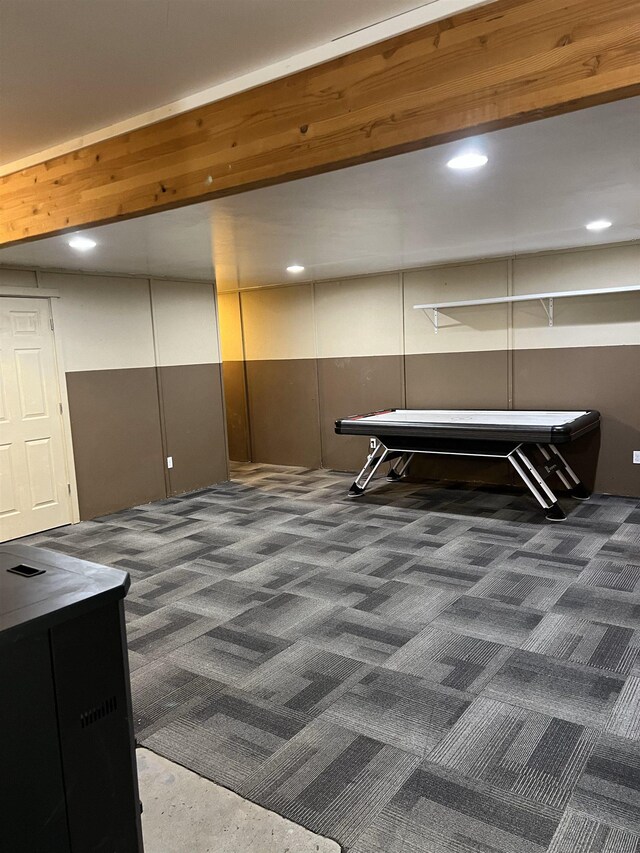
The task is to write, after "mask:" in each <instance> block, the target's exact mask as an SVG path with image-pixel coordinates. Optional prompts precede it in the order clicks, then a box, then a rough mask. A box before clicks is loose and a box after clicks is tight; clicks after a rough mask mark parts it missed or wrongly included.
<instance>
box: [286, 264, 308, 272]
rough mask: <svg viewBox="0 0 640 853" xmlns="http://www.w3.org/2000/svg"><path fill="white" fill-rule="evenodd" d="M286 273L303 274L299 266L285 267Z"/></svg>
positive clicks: (302, 269)
mask: <svg viewBox="0 0 640 853" xmlns="http://www.w3.org/2000/svg"><path fill="white" fill-rule="evenodd" d="M287 272H304V267H303V266H301V265H300V264H291V266H290V267H287Z"/></svg>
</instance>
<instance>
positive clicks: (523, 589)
mask: <svg viewBox="0 0 640 853" xmlns="http://www.w3.org/2000/svg"><path fill="white" fill-rule="evenodd" d="M568 587H569V581H566V580H558V579H553V578H549V577H541V576H539V575H527V574H522V573H521V572H514V571H511V570H509V571H500V570H496V571H495V572H492V573H491V574H490V575H488V576H487V577H484V578H483V579H482V580H481V581H479V582H478V583H477V584H476V585H475V586H473V587H471V589H470V590H469V595H474V596H477V597H478V598H491V599H492V600H493V601H501V602H502V603H503V604H513V605H515V606H516V607H531V608H533V609H534V610H548V609H549V608H550V607H551V606H552V605H554V604H555V603H556V601H557V600H558V599H559V598H560V596H561V595H562V593H563V592H565V591H566V590H567V588H568Z"/></svg>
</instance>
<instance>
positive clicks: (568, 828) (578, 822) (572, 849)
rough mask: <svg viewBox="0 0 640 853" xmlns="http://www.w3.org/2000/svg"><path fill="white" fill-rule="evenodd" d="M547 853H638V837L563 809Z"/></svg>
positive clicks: (639, 843) (632, 833)
mask: <svg viewBox="0 0 640 853" xmlns="http://www.w3.org/2000/svg"><path fill="white" fill-rule="evenodd" d="M548 853H640V835H637V834H636V833H634V832H628V831H627V830H624V829H618V828H617V827H615V826H609V825H608V824H606V823H602V822H601V821H598V820H595V819H594V818H592V817H589V816H588V815H585V814H580V813H579V812H575V811H573V810H572V809H567V811H566V812H565V813H564V815H563V816H562V820H561V821H560V825H559V826H558V829H557V830H556V834H555V835H554V836H553V840H552V842H551V844H550V845H549V850H548Z"/></svg>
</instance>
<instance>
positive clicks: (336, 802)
mask: <svg viewBox="0 0 640 853" xmlns="http://www.w3.org/2000/svg"><path fill="white" fill-rule="evenodd" d="M418 763H419V758H418V757H417V756H415V755H411V754H409V753H406V752H403V751H402V750H399V749H396V748H394V747H392V746H388V745H387V744H384V743H381V742H380V741H377V740H374V739H372V738H369V737H366V736H364V735H362V734H357V733H355V732H352V731H348V730H347V729H343V728H341V727H340V726H337V725H335V724H333V723H329V722H326V721H322V720H316V721H314V722H313V723H311V724H310V725H309V726H307V727H306V728H305V729H303V730H302V731H301V732H300V733H299V734H298V735H296V736H295V737H294V738H293V739H292V740H290V741H289V743H288V744H287V745H286V746H284V747H283V748H282V749H281V750H280V751H279V752H278V753H276V754H275V755H273V756H272V757H271V758H270V760H268V761H267V762H265V763H264V764H263V766H262V767H261V768H260V769H258V770H257V771H255V772H254V773H253V774H252V775H251V776H250V777H248V778H247V779H246V780H245V781H244V783H243V784H242V786H241V788H240V793H241V794H242V795H243V796H245V797H248V798H249V799H250V800H252V801H254V802H256V803H259V804H260V805H261V806H264V808H267V809H271V810H272V811H275V812H277V813H278V814H281V815H283V816H284V817H286V818H288V819H289V820H293V821H295V822H296V823H300V824H302V825H303V826H305V827H307V828H308V829H310V830H312V831H313V832H319V833H321V834H323V835H327V836H329V837H331V838H335V839H336V840H337V841H338V842H339V843H340V844H342V845H344V846H345V847H346V848H350V846H351V845H352V844H353V843H354V842H355V840H356V839H357V838H358V836H359V835H360V834H361V833H362V831H363V830H364V829H365V827H366V826H367V824H369V823H370V822H371V821H372V820H373V819H374V818H375V817H376V815H377V814H378V813H379V812H380V810H381V809H382V808H383V807H384V805H385V804H386V803H387V802H388V800H390V799H391V797H392V796H393V795H394V794H395V793H396V791H397V790H398V789H399V788H400V786H401V785H402V784H403V782H405V781H406V779H407V778H408V777H409V776H410V775H411V773H412V771H413V770H414V769H415V768H416V767H417V765H418Z"/></svg>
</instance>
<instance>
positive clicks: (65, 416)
mask: <svg viewBox="0 0 640 853" xmlns="http://www.w3.org/2000/svg"><path fill="white" fill-rule="evenodd" d="M3 297H7V298H9V299H12V298H13V299H16V298H17V299H25V298H26V299H46V300H47V302H48V305H49V316H50V318H51V320H52V321H53V328H52V329H51V332H52V334H53V357H54V361H55V365H54V369H55V374H56V380H57V385H58V399H59V400H60V403H61V404H62V412H61V419H62V450H63V453H64V461H65V473H66V475H67V483H68V484H69V503H70V509H71V524H77V523H78V522H79V521H80V505H79V503H78V484H77V482H76V466H75V460H74V457H73V436H72V433H71V417H70V414H69V397H68V395H67V381H66V374H65V370H64V358H63V352H62V345H61V341H60V338H59V336H58V335H57V331H58V328H59V322H60V315H61V311H60V298H61V297H60V292H59V291H58V290H55V289H53V288H45V287H11V286H9V287H0V299H2V298H3ZM54 529H55V528H54ZM43 532H44V531H43ZM27 535H32V534H27ZM34 535H35V534H34Z"/></svg>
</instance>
